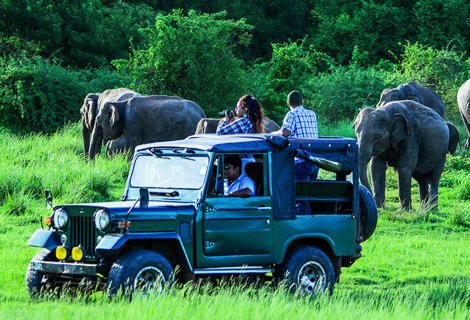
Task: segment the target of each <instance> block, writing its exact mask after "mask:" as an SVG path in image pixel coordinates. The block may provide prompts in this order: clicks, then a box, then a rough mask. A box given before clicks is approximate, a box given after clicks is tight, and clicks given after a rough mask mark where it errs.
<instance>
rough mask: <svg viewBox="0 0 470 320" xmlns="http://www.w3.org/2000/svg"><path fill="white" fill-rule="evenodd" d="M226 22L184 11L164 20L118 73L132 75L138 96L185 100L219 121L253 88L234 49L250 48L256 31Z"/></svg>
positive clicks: (147, 31) (145, 34)
mask: <svg viewBox="0 0 470 320" xmlns="http://www.w3.org/2000/svg"><path fill="white" fill-rule="evenodd" d="M224 17H225V14H224V13H218V14H197V13H196V12H195V11H189V12H188V14H187V15H183V12H182V11H181V10H177V11H173V12H172V13H170V14H169V15H158V16H157V18H156V21H155V26H153V27H149V28H146V29H142V30H141V32H142V34H143V37H144V38H145V40H146V45H145V48H144V49H135V50H133V52H132V55H131V57H130V59H129V60H126V61H124V60H119V61H116V62H115V64H116V66H117V69H118V71H121V72H122V73H126V74H129V75H130V77H131V78H132V84H131V87H132V88H133V89H135V90H136V91H138V92H141V93H144V94H152V93H153V94H168V95H177V96H181V97H185V98H187V99H190V100H194V101H196V102H198V103H199V104H200V105H201V106H202V107H203V109H204V110H205V111H206V113H208V114H212V115H214V114H215V113H216V112H217V111H220V109H223V107H224V106H225V104H226V103H227V102H228V101H232V102H233V101H235V102H236V101H237V100H238V97H240V96H241V95H242V94H243V90H244V89H245V88H246V85H247V84H246V75H245V72H244V70H243V61H242V60H241V59H239V58H236V57H235V54H234V49H235V47H236V46H237V45H240V46H246V45H247V44H248V43H249V41H250V39H251V36H250V35H249V34H248V31H249V30H250V29H251V27H250V26H249V25H247V24H246V23H245V21H244V20H239V21H233V20H224ZM221 93H223V95H221Z"/></svg>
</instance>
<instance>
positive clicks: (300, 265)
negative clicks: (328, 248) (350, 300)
mask: <svg viewBox="0 0 470 320" xmlns="http://www.w3.org/2000/svg"><path fill="white" fill-rule="evenodd" d="M277 274H278V278H280V279H281V280H285V281H286V284H287V286H288V288H289V289H294V290H295V291H298V292H303V293H305V294H307V295H316V294H318V293H322V292H329V293H332V292H333V288H334V285H335V271H334V268H333V264H332V263H331V260H330V258H329V257H328V256H327V255H326V254H325V253H324V252H323V251H322V250H320V249H319V248H316V247H310V246H302V247H298V248H296V249H295V250H294V251H293V252H291V254H289V256H288V257H286V260H285V262H284V263H283V264H281V265H280V266H279V269H278V270H277Z"/></svg>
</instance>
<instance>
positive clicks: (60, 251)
mask: <svg viewBox="0 0 470 320" xmlns="http://www.w3.org/2000/svg"><path fill="white" fill-rule="evenodd" d="M55 256H56V258H57V259H58V260H65V258H67V249H66V248H65V247H64V246H58V247H57V249H55Z"/></svg>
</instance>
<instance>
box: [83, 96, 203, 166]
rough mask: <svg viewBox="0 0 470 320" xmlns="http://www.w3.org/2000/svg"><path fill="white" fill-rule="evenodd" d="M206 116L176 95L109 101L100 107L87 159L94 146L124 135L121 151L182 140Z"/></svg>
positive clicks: (199, 108)
mask: <svg viewBox="0 0 470 320" xmlns="http://www.w3.org/2000/svg"><path fill="white" fill-rule="evenodd" d="M205 116H206V115H205V113H204V111H203V110H202V109H201V107H200V106H199V105H198V104H196V103H195V102H193V101H190V100H185V99H183V98H180V97H175V96H156V95H155V96H140V95H138V96H134V97H132V98H130V99H128V100H125V101H108V102H106V103H104V104H103V106H102V107H101V108H100V110H99V112H98V115H97V117H96V123H95V129H96V128H100V130H96V134H95V130H94V131H93V135H92V137H91V143H90V159H93V158H94V157H95V155H96V152H95V150H97V148H96V144H99V143H101V141H102V140H103V139H104V140H107V141H109V140H113V139H117V138H119V137H120V136H121V135H123V136H124V141H123V143H122V142H121V143H117V145H119V147H120V148H123V150H124V152H129V151H131V152H132V151H133V150H134V148H135V147H136V146H137V145H139V144H145V143H150V142H158V141H169V140H178V139H184V138H186V137H187V136H189V135H192V134H193V133H194V131H195V130H196V126H197V123H198V121H199V120H200V119H201V118H204V117H205Z"/></svg>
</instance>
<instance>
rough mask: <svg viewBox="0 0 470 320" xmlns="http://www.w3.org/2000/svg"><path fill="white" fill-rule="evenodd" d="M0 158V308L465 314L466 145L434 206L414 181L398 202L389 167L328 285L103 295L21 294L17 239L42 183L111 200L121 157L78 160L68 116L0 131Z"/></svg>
mask: <svg viewBox="0 0 470 320" xmlns="http://www.w3.org/2000/svg"><path fill="white" fill-rule="evenodd" d="M324 129H325V130H324V132H328V134H323V133H321V135H331V136H336V135H347V136H348V134H344V133H347V132H349V131H348V130H352V129H350V124H346V123H344V124H340V125H336V126H329V127H327V128H324ZM320 130H321V129H320ZM349 136H350V135H349ZM0 163H1V169H2V170H0V202H1V203H0V319H50V318H52V319H54V318H57V319H74V320H75V319H89V318H91V317H94V318H105V317H106V318H119V319H121V318H134V319H155V318H162V319H188V318H191V319H312V318H318V319H338V318H340V317H348V318H350V319H468V318H470V271H469V266H470V251H469V248H470V232H469V228H470V220H469V219H470V217H469V212H470V200H469V199H468V198H466V195H465V194H463V193H465V191H462V190H466V189H465V186H466V183H467V182H468V181H469V180H470V153H469V152H460V153H459V154H458V156H456V157H449V158H448V161H447V164H446V169H445V172H444V174H443V178H442V184H441V188H440V198H439V209H438V210H422V209H420V206H419V199H418V198H419V197H418V192H417V186H416V184H415V183H414V184H413V189H412V191H413V210H412V211H411V212H403V211H401V210H399V205H398V193H397V183H396V179H397V178H396V173H395V172H394V171H393V170H390V169H389V170H388V172H387V194H386V196H387V203H386V208H385V209H381V210H380V217H379V223H378V226H377V230H376V232H375V234H374V235H373V236H372V237H371V238H370V239H369V240H368V241H366V242H365V243H363V248H364V249H363V255H364V257H363V258H361V259H359V260H358V261H357V262H356V263H355V264H354V265H352V266H351V267H350V268H343V269H342V274H341V282H340V283H339V284H337V285H336V287H335V291H334V293H333V295H331V296H330V295H321V296H317V297H315V298H313V299H309V298H305V297H302V296H298V295H295V294H294V295H293V294H289V293H287V292H286V290H285V288H283V287H282V286H281V287H277V288H276V287H272V286H258V287H248V286H247V285H245V284H243V283H241V282H234V283H229V282H225V283H222V284H219V285H217V286H213V285H211V284H209V283H207V282H203V283H196V284H194V283H189V284H186V285H183V286H177V287H175V288H170V289H168V290H166V291H164V292H163V293H160V294H152V295H149V296H146V297H137V298H136V299H134V300H133V301H132V302H128V301H125V300H122V299H115V300H112V301H109V300H108V298H107V297H106V296H105V295H104V294H103V293H95V294H93V295H91V296H87V297H85V296H80V295H79V296H78V297H76V296H72V295H65V296H62V297H59V298H45V299H43V300H39V301H30V299H29V297H28V295H27V292H26V288H25V272H26V268H27V266H28V263H29V261H30V259H31V258H32V257H33V256H34V254H35V253H37V252H38V251H39V249H38V248H32V247H29V246H27V241H28V239H29V237H30V236H31V235H32V233H33V232H34V231H35V230H36V229H38V228H40V217H41V216H43V215H46V214H48V213H49V211H48V210H47V209H45V202H44V200H43V192H44V191H43V189H44V188H49V189H51V190H52V192H53V194H54V196H55V200H54V203H56V204H58V203H64V202H71V203H78V202H90V201H104V200H118V199H119V198H120V196H121V194H122V192H123V187H124V183H125V179H126V176H127V171H128V168H129V162H128V161H127V159H126V158H125V157H114V158H112V159H110V158H107V157H105V156H101V157H98V158H97V159H96V161H94V162H88V161H86V160H85V159H84V156H83V154H82V146H81V138H80V129H79V126H78V125H73V126H70V127H67V128H65V129H63V130H61V131H59V132H57V133H56V134H54V135H52V136H42V135H30V136H16V135H12V134H9V133H7V132H0ZM461 191H462V192H463V193H462V192H461ZM462 194H463V195H462Z"/></svg>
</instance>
